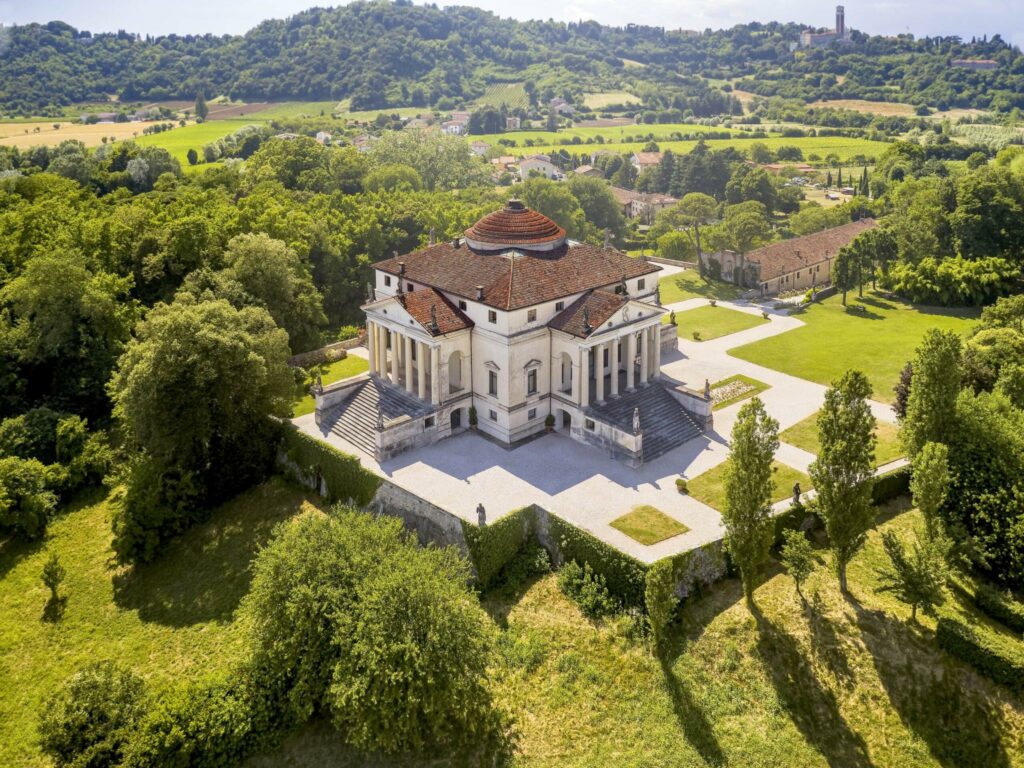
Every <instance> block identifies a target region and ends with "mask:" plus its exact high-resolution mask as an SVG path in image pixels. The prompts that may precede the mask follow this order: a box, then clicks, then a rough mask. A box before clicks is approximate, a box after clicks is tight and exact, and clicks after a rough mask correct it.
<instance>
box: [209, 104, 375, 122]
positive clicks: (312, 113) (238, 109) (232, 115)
mask: <svg viewBox="0 0 1024 768" xmlns="http://www.w3.org/2000/svg"><path fill="white" fill-rule="evenodd" d="M225 106H228V105H225ZM216 108H217V105H215V104H211V105H210V117H209V119H210V120H248V119H249V117H250V115H252V116H253V117H255V118H256V119H259V120H286V119H289V118H294V117H319V116H320V112H321V111H322V112H323V113H324V114H325V115H327V116H330V115H331V114H332V113H333V112H334V111H335V110H337V109H338V102H336V101H282V102H276V103H263V104H235V105H231V108H230V109H225V110H224V111H223V112H221V115H223V116H221V117H215V114H216V113H215V109H216ZM374 116H375V117H376V115H374Z"/></svg>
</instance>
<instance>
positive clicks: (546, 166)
mask: <svg viewBox="0 0 1024 768" xmlns="http://www.w3.org/2000/svg"><path fill="white" fill-rule="evenodd" d="M538 174H539V175H541V176H543V177H544V178H546V179H551V180H552V181H560V180H561V179H563V178H565V176H564V174H563V173H562V169H561V168H559V167H558V166H557V165H555V164H554V163H552V162H551V158H550V157H549V156H548V155H530V156H529V157H524V158H522V159H521V160H520V161H519V178H520V179H522V180H523V181H526V179H528V178H529V177H530V176H531V175H534V176H536V175H538Z"/></svg>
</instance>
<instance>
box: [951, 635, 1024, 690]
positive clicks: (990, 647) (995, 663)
mask: <svg viewBox="0 0 1024 768" xmlns="http://www.w3.org/2000/svg"><path fill="white" fill-rule="evenodd" d="M935 639H936V640H937V641H938V643H939V647H940V648H942V649H943V650H944V651H946V652H947V653H949V654H950V655H952V656H956V657H957V658H958V659H961V660H963V661H966V662H967V663H968V664H970V665H971V666H972V667H974V668H975V669H977V670H978V671H979V672H981V673H982V674H983V675H985V676H986V677H990V678H992V679H993V680H995V681H996V682H997V683H1002V684H1003V685H1006V686H1008V687H1010V688H1012V689H1014V690H1016V691H1021V690H1024V648H1022V647H1019V644H1018V647H1014V645H1013V644H1011V643H1009V642H1006V641H1004V640H1003V639H1002V638H999V637H997V636H995V635H991V634H988V633H980V632H976V631H975V630H974V629H972V628H971V627H969V626H967V625H966V624H964V623H963V622H960V621H956V620H955V619H947V618H941V619H939V622H938V625H937V626H936V628H935Z"/></svg>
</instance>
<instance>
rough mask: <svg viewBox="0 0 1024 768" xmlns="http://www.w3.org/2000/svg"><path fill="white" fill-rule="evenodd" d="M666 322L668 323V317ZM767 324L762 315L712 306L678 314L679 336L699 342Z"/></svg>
mask: <svg viewBox="0 0 1024 768" xmlns="http://www.w3.org/2000/svg"><path fill="white" fill-rule="evenodd" d="M665 322H668V316H666V319H665ZM767 322H768V321H767V320H765V319H764V318H763V317H761V316H760V315H751V314H749V313H747V312H740V311H738V310H735V309H729V308H728V307H712V306H711V305H708V306H706V307H697V308H696V309H688V310H686V311H685V312H677V313H676V325H677V328H678V334H679V335H680V336H681V337H682V338H684V339H697V340H699V341H710V340H711V339H717V338H720V337H722V336H728V335H729V334H731V333H737V332H739V331H746V330H748V329H750V328H756V327H757V326H759V325H764V324H765V323H767ZM694 333H697V334H699V337H695V336H694Z"/></svg>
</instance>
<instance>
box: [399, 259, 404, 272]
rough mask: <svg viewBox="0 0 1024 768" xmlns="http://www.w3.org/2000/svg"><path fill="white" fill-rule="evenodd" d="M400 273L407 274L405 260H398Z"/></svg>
mask: <svg viewBox="0 0 1024 768" xmlns="http://www.w3.org/2000/svg"><path fill="white" fill-rule="evenodd" d="M398 274H400V275H404V274H405V262H404V261H400V262H398Z"/></svg>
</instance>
